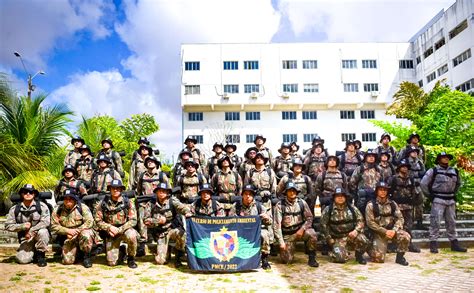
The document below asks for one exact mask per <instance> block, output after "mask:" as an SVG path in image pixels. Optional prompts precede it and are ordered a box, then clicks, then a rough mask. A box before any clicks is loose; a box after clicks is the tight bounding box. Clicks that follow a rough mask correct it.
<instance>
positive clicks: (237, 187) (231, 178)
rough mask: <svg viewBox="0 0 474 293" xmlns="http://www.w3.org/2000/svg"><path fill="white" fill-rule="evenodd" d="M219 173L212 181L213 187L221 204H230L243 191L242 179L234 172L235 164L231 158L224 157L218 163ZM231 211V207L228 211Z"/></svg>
mask: <svg viewBox="0 0 474 293" xmlns="http://www.w3.org/2000/svg"><path fill="white" fill-rule="evenodd" d="M217 166H218V167H219V171H217V173H216V174H214V176H213V177H212V179H211V186H212V189H213V190H214V192H215V195H216V196H219V201H220V202H221V203H226V205H227V204H229V203H230V202H231V197H232V196H240V193H241V190H242V177H240V175H239V173H237V172H235V171H233V168H234V164H232V162H231V161H230V158H229V157H227V156H224V157H222V158H220V159H219V161H218V162H217ZM228 209H230V206H229V207H228V208H227V207H226V210H228Z"/></svg>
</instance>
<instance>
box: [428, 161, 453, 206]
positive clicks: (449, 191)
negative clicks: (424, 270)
mask: <svg viewBox="0 0 474 293" xmlns="http://www.w3.org/2000/svg"><path fill="white" fill-rule="evenodd" d="M434 168H436V169H437V174H436V177H435V178H433V176H434V175H433V173H434V171H433V170H434ZM431 183H432V184H431ZM420 185H421V189H422V190H423V192H424V193H425V194H429V195H430V197H434V199H433V202H438V203H444V204H446V203H447V204H454V202H455V199H456V198H455V196H456V193H457V192H458V190H459V187H460V186H461V177H460V176H459V174H458V171H457V170H456V169H454V168H453V167H448V168H443V167H441V166H440V165H436V166H435V167H433V168H431V169H429V170H428V171H427V172H426V174H425V176H424V177H423V179H422V180H421V182H420ZM430 187H431V188H430ZM446 201H447V202H446Z"/></svg>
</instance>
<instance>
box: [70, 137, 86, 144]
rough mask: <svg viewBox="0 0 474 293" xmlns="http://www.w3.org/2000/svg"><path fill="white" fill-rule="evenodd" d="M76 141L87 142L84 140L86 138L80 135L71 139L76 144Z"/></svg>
mask: <svg viewBox="0 0 474 293" xmlns="http://www.w3.org/2000/svg"><path fill="white" fill-rule="evenodd" d="M76 141H80V142H82V144H85V143H86V142H85V141H84V139H83V138H82V137H80V136H75V137H73V138H72V139H71V144H74V143H75V142H76Z"/></svg>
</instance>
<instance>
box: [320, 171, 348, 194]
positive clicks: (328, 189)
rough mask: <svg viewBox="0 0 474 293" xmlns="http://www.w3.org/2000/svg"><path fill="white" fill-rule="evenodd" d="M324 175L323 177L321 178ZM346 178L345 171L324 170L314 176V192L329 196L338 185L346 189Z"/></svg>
mask: <svg viewBox="0 0 474 293" xmlns="http://www.w3.org/2000/svg"><path fill="white" fill-rule="evenodd" d="M323 177H324V178H323ZM347 181H348V179H347V175H346V173H344V172H342V171H340V170H337V169H336V171H332V170H326V171H325V172H323V173H322V174H321V175H319V176H318V178H316V184H315V186H316V194H317V195H318V196H321V197H331V199H332V194H333V193H334V191H335V190H336V188H338V187H342V188H344V189H345V190H347V185H348V182H347Z"/></svg>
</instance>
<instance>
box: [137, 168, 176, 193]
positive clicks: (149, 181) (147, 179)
mask: <svg viewBox="0 0 474 293" xmlns="http://www.w3.org/2000/svg"><path fill="white" fill-rule="evenodd" d="M160 183H169V179H168V176H166V174H165V173H164V172H163V171H160V170H159V169H156V168H154V169H153V171H151V172H150V171H149V170H148V169H147V170H146V171H145V172H143V173H141V174H140V176H139V177H138V182H137V194H138V195H146V194H152V193H153V190H155V188H156V187H157V186H158V185H159V184H160Z"/></svg>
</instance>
